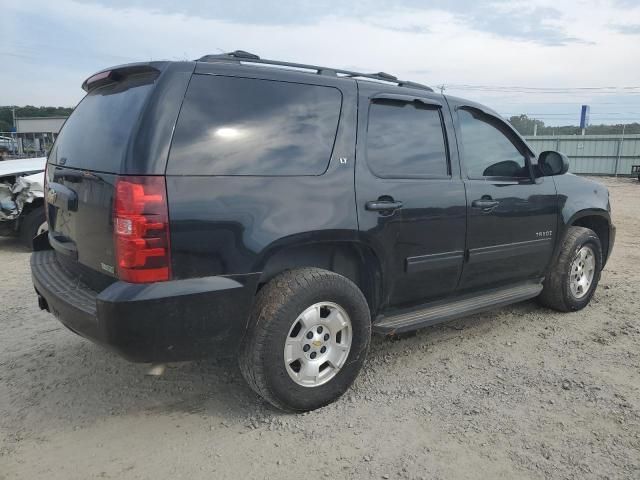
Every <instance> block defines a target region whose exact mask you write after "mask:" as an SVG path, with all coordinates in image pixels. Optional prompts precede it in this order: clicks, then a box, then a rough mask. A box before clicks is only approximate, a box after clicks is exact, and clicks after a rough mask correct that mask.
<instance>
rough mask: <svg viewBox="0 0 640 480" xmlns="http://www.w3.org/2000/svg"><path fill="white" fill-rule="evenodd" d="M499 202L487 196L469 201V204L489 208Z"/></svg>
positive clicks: (484, 208)
mask: <svg viewBox="0 0 640 480" xmlns="http://www.w3.org/2000/svg"><path fill="white" fill-rule="evenodd" d="M499 203H500V202H498V201H497V200H491V199H488V198H481V199H480V200H474V201H473V202H471V206H472V207H474V208H481V209H483V210H489V209H491V208H494V207H497V206H498V204H499Z"/></svg>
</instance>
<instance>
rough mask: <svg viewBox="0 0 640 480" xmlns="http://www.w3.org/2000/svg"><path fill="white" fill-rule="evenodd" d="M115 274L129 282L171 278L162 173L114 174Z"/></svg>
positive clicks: (165, 191) (165, 199) (166, 211)
mask: <svg viewBox="0 0 640 480" xmlns="http://www.w3.org/2000/svg"><path fill="white" fill-rule="evenodd" d="M113 227H114V243H115V251H116V266H117V272H118V277H119V278H120V279H121V280H125V281H127V282H132V283H149V282H162V281H165V280H169V279H170V278H171V258H170V245H169V213H168V207H167V187H166V184H165V179H164V177H155V176H131V177H129V176H126V177H118V178H117V179H116V185H115V201H114V212H113Z"/></svg>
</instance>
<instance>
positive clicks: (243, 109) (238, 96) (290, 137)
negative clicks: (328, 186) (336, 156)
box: [167, 75, 342, 175]
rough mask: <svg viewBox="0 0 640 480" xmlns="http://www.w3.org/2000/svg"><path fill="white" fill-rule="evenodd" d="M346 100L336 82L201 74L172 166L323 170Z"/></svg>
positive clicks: (239, 171) (223, 171) (198, 171)
mask: <svg viewBox="0 0 640 480" xmlns="http://www.w3.org/2000/svg"><path fill="white" fill-rule="evenodd" d="M341 104H342V95H341V93H340V91H339V90H338V89H335V88H332V87H323V86H317V85H304V84H298V83H287V82H278V81H271V80H257V79H249V78H238V77H223V76H211V75H194V76H193V78H192V79H191V83H190V84H189V89H188V91H187V95H186V97H185V100H184V103H183V105H182V110H181V112H180V116H179V119H178V124H177V126H176V131H175V134H174V137H173V144H172V147H171V155H170V159H169V166H168V168H167V173H168V174H174V175H320V174H322V173H323V172H324V171H325V170H326V169H327V165H328V163H329V159H330V157H331V152H332V150H333V144H334V141H335V136H336V130H337V127H338V120H339V117H340V107H341Z"/></svg>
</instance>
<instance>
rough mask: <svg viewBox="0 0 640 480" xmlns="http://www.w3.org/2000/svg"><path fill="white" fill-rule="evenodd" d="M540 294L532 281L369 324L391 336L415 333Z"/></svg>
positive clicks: (395, 315) (400, 312) (389, 316)
mask: <svg viewBox="0 0 640 480" xmlns="http://www.w3.org/2000/svg"><path fill="white" fill-rule="evenodd" d="M541 291H542V285H541V284H540V283H537V282H536V283H526V284H521V285H518V286H515V287H506V288H501V289H495V290H489V291H485V292H483V293H481V294H479V295H478V294H476V295H473V296H466V297H462V298H460V299H458V300H451V299H447V300H441V301H438V302H436V303H432V304H427V305H422V306H419V307H418V308H413V309H411V310H400V311H398V312H397V313H392V314H390V315H389V314H387V315H379V316H378V317H377V318H376V320H375V321H374V322H373V331H374V332H376V333H382V334H388V335H391V334H394V333H402V332H407V331H410V330H416V329H418V328H423V327H428V326H430V325H435V324H436V323H440V322H446V321H447V320H452V319H454V318H459V317H464V316H467V315H472V314H474V313H478V312H482V311H485V310H490V309H493V308H497V307H503V306H505V305H509V304H511V303H516V302H521V301H523V300H528V299H530V298H533V297H536V296H538V294H539V293H540V292H541Z"/></svg>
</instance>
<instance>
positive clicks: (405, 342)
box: [0, 178, 640, 480]
mask: <svg viewBox="0 0 640 480" xmlns="http://www.w3.org/2000/svg"><path fill="white" fill-rule="evenodd" d="M600 181H603V182H604V183H606V184H607V185H608V186H609V188H610V189H611V192H612V197H613V207H614V221H615V222H616V224H617V226H618V238H617V242H616V247H615V249H614V254H613V257H612V259H611V260H610V262H609V264H608V265H607V268H606V269H605V272H604V273H603V277H602V280H601V282H600V287H599V288H598V290H597V292H596V295H595V297H594V299H593V301H592V302H591V304H590V305H589V306H588V307H587V308H586V309H585V310H583V311H581V312H578V313H572V314H560V313H556V312H554V311H550V310H546V309H543V308H541V307H539V306H538V305H537V304H536V303H535V302H526V303H521V304H518V305H514V306H511V307H507V308H502V309H500V310H497V311H493V312H489V313H485V314H481V315H475V316H473V317H469V318H466V319H461V320H457V321H453V322H450V323H448V324H444V325H439V326H436V327H433V328H428V329H425V330H423V331H421V332H419V333H418V334H417V335H416V336H414V337H410V338H406V339H402V340H397V341H391V340H388V339H384V338H374V340H373V344H372V349H371V353H370V356H369V360H368V362H367V364H366V366H365V368H364V370H363V372H362V373H361V375H360V377H359V379H358V380H357V382H356V384H355V385H354V387H353V388H352V389H351V390H350V391H349V392H348V393H347V394H346V395H345V396H344V397H343V398H342V399H341V400H340V401H338V402H337V403H335V404H333V405H330V406H328V407H325V408H323V409H320V410H318V411H315V412H312V413H308V414H304V415H289V414H283V413H280V412H278V411H276V410H274V409H272V408H271V407H269V406H268V405H266V404H265V403H264V402H262V401H260V400H259V399H258V398H257V397H256V395H255V394H253V393H252V392H251V391H250V390H249V388H248V387H247V386H246V385H245V384H244V382H243V380H242V378H241V376H240V374H239V371H238V368H237V367H236V363H235V361H234V360H233V359H231V358H223V359H216V360H211V361H206V362H197V363H182V364H175V365H170V366H169V368H168V369H167V372H166V373H165V375H164V376H162V377H158V378H154V377H147V376H145V375H144V373H145V366H144V365H136V364H131V363H127V362H126V361H124V360H122V359H120V358H118V357H117V356H115V355H113V354H111V353H109V352H107V351H104V350H102V349H101V348H99V347H97V346H95V345H93V344H91V343H89V342H87V341H85V340H83V339H81V338H79V337H77V336H75V335H73V334H72V333H70V332H69V331H67V330H65V329H64V328H63V327H61V326H60V325H59V324H58V323H57V321H56V320H55V319H54V318H53V316H51V315H49V314H46V313H43V312H40V311H39V310H38V308H37V305H36V300H35V295H34V294H33V290H32V287H31V282H30V277H29V270H28V259H29V254H28V253H27V252H26V251H25V250H24V249H22V248H21V247H20V246H19V245H18V243H17V242H16V241H14V240H10V239H0V265H1V272H2V278H3V280H2V283H1V284H0V299H1V302H2V303H1V307H0V324H1V325H2V335H1V336H0V479H2V480H4V479H13V478H25V479H36V478H47V479H65V480H66V479H87V478H96V477H98V478H118V479H147V478H149V479H152V478H153V479H157V478H172V479H174V478H175V479H178V478H188V479H190V480H194V479H199V478H207V479H211V478H233V479H238V478H275V479H285V478H307V479H312V478H324V477H327V478H383V479H386V478H391V479H394V478H435V479H440V478H442V479H444V478H447V479H450V478H498V477H502V478H580V479H583V478H585V479H586V478H611V479H613V478H640V367H639V365H640V353H639V352H640V326H639V323H638V320H639V315H638V314H639V312H640V297H639V296H638V292H639V291H640V274H639V273H638V268H637V266H638V264H639V262H640V248H639V247H640V241H639V240H638V239H639V238H640V214H639V212H640V185H638V181H637V180H633V179H628V178H625V179H600Z"/></svg>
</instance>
